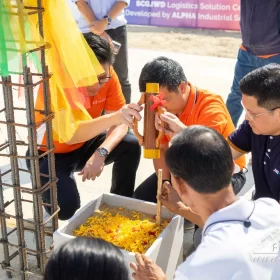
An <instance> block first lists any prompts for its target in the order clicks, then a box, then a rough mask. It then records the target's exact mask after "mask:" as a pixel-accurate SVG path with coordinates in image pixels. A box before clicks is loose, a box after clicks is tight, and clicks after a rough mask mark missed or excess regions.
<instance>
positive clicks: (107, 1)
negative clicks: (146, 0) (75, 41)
mask: <svg viewBox="0 0 280 280" xmlns="http://www.w3.org/2000/svg"><path fill="white" fill-rule="evenodd" d="M72 2H74V3H75V2H77V0H72ZM87 2H88V4H89V6H90V7H91V8H92V10H93V12H94V14H95V16H96V18H97V19H102V18H103V17H104V16H105V15H107V13H108V12H109V11H110V9H111V8H112V6H113V5H114V4H115V3H116V2H125V3H127V5H129V4H130V0H87ZM75 18H76V20H77V22H78V26H79V28H80V30H81V32H82V33H88V32H90V28H89V27H88V23H87V21H86V20H85V18H84V17H83V16H82V15H81V13H79V12H78V14H77V16H75ZM126 23H127V21H126V19H125V15H124V10H122V12H121V13H120V14H119V15H118V16H117V17H116V18H115V19H112V22H111V24H110V25H109V26H107V28H106V30H107V29H115V28H117V27H120V26H123V25H125V24H126Z"/></svg>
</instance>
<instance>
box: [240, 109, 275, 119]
mask: <svg viewBox="0 0 280 280" xmlns="http://www.w3.org/2000/svg"><path fill="white" fill-rule="evenodd" d="M276 109H280V107H275V108H273V109H270V110H266V111H265V112H262V113H258V114H254V113H250V112H249V111H248V110H246V109H245V108H244V111H245V112H246V114H247V115H248V117H249V118H250V119H251V120H252V121H253V120H254V119H255V118H256V117H259V116H261V115H264V114H267V113H271V112H273V111H274V110H276Z"/></svg>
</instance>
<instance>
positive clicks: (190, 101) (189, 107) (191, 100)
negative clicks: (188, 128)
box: [179, 82, 197, 119]
mask: <svg viewBox="0 0 280 280" xmlns="http://www.w3.org/2000/svg"><path fill="white" fill-rule="evenodd" d="M188 86H189V87H190V93H189V98H188V101H187V104H186V107H185V109H184V111H183V113H182V114H180V116H179V119H181V118H182V117H185V116H186V115H190V114H191V113H192V110H193V107H194V105H195V102H196V99H197V96H196V95H197V92H196V87H195V86H193V85H192V84H191V83H190V82H188Z"/></svg>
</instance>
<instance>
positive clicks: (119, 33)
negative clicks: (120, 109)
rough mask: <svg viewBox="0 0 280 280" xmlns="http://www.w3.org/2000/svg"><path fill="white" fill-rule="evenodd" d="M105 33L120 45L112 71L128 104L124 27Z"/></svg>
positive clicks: (128, 88) (129, 98)
mask: <svg viewBox="0 0 280 280" xmlns="http://www.w3.org/2000/svg"><path fill="white" fill-rule="evenodd" d="M106 32H107V33H108V35H109V36H110V37H111V38H112V39H113V40H114V41H117V42H119V43H121V44H122V45H121V48H120V51H119V53H118V54H117V55H116V57H115V63H114V69H115V71H116V73H117V75H118V78H119V80H120V83H121V86H122V91H123V95H124V97H125V100H126V103H127V104H129V103H130V101H131V85H130V83H129V77H128V48H127V31H126V25H123V26H120V27H118V28H116V29H109V30H106Z"/></svg>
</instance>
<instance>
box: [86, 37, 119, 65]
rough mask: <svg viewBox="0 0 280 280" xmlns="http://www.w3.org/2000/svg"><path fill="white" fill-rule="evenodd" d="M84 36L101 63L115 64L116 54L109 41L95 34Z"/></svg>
mask: <svg viewBox="0 0 280 280" xmlns="http://www.w3.org/2000/svg"><path fill="white" fill-rule="evenodd" d="M84 37H85V39H86V41H87V43H88V45H89V46H90V48H91V49H92V50H93V52H94V53H95V55H96V57H97V59H98V61H99V62H100V63H101V64H104V63H109V64H110V65H113V63H114V60H115V56H114V53H113V49H112V47H111V46H110V44H109V42H108V41H106V40H105V39H103V38H102V37H100V36H98V35H95V34H84Z"/></svg>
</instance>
